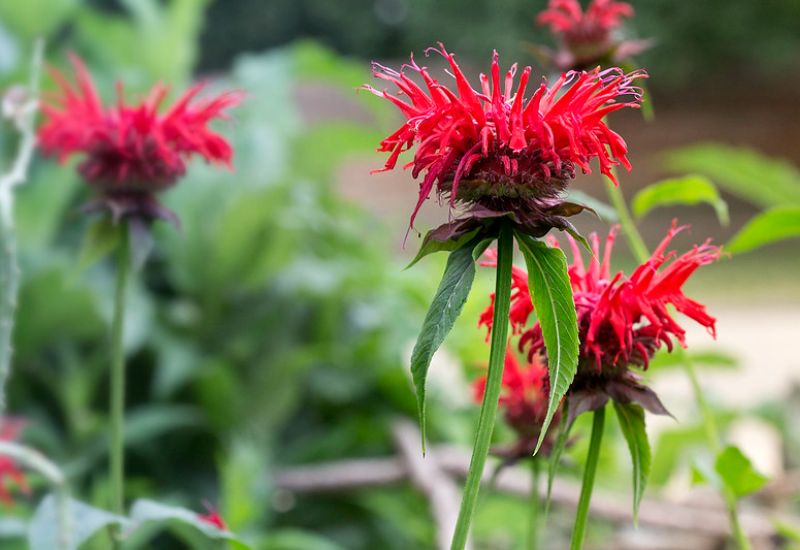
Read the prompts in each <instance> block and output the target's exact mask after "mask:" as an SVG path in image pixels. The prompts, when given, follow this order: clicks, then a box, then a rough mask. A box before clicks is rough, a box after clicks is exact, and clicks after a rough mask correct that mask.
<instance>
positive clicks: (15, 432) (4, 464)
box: [0, 418, 29, 505]
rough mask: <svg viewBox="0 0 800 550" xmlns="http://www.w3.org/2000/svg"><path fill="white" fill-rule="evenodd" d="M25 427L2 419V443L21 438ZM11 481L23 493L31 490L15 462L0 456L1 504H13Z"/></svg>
mask: <svg viewBox="0 0 800 550" xmlns="http://www.w3.org/2000/svg"><path fill="white" fill-rule="evenodd" d="M24 425H25V423H24V422H23V421H21V420H15V419H10V418H0V441H14V440H15V439H17V437H19V433H20V431H22V428H23V426H24ZM9 480H10V481H12V482H13V483H14V484H15V485H16V486H17V487H18V488H19V489H21V490H22V491H24V492H27V491H28V490H29V489H28V484H27V482H26V481H25V474H24V473H23V472H22V470H21V469H20V468H19V467H18V466H17V464H16V463H15V462H14V461H13V460H11V459H10V458H8V457H5V456H2V455H0V502H2V503H3V504H6V505H9V504H11V502H12V500H11V492H10V491H9V489H8V485H7V483H8V481H9Z"/></svg>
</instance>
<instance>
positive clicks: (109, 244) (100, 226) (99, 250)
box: [78, 218, 120, 271]
mask: <svg viewBox="0 0 800 550" xmlns="http://www.w3.org/2000/svg"><path fill="white" fill-rule="evenodd" d="M119 241H120V230H119V226H117V225H114V222H112V221H111V220H110V219H109V218H102V219H100V220H98V221H96V222H94V223H93V224H92V225H91V226H89V230H88V231H87V232H86V236H85V237H84V239H83V243H82V245H81V250H80V253H79V255H78V270H79V271H83V270H85V269H89V268H90V267H92V266H93V265H94V264H96V263H97V262H99V261H100V260H102V259H103V258H105V257H106V256H108V255H109V254H111V252H113V251H114V250H115V249H116V248H117V244H118V243H119Z"/></svg>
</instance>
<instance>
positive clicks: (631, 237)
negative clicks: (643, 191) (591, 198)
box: [606, 179, 751, 550]
mask: <svg viewBox="0 0 800 550" xmlns="http://www.w3.org/2000/svg"><path fill="white" fill-rule="evenodd" d="M606 190H607V191H608V197H609V200H610V201H611V203H612V204H613V205H614V208H615V209H616V210H617V214H618V215H619V221H620V225H621V226H622V232H623V233H624V234H625V238H626V240H627V241H628V244H629V246H630V247H631V250H632V251H633V254H634V256H635V257H636V259H637V260H638V261H639V262H640V263H644V262H646V261H647V259H648V258H649V257H650V253H649V252H648V250H647V245H645V242H644V239H642V236H641V234H640V233H639V230H638V229H637V228H636V224H634V223H633V218H632V217H631V214H630V211H629V210H628V205H627V203H626V202H625V198H624V197H623V195H622V191H621V190H620V189H619V187H616V186H615V185H614V184H613V183H612V182H611V181H610V180H608V179H606ZM675 353H677V354H678V356H679V357H680V358H681V364H682V365H683V368H684V370H685V371H686V375H687V377H688V378H689V382H690V383H691V385H692V392H693V393H694V399H695V402H696V403H697V406H698V407H699V408H700V412H701V414H702V416H703V427H704V429H705V432H706V439H707V440H708V446H709V448H710V449H711V452H712V453H713V454H714V455H715V456H716V455H717V453H719V451H720V450H721V447H722V444H721V442H720V437H719V430H718V429H717V422H716V420H715V419H714V414H713V413H712V411H711V407H709V405H708V401H706V397H705V394H704V393H703V388H702V387H701V386H700V380H699V378H698V377H697V369H695V366H694V363H693V362H692V361H691V360H690V358H689V357H688V355H687V354H686V353H685V352H684V351H683V349H681V348H680V347H678V348H677V349H676V350H675ZM723 497H724V499H725V505H726V507H727V509H728V517H729V518H730V522H731V530H732V531H733V538H734V539H735V540H736V544H737V545H738V546H739V549H740V550H750V548H751V547H750V542H749V541H748V540H747V535H746V534H745V532H744V529H742V524H741V522H740V521H739V513H738V511H737V507H736V499H735V498H732V497H731V496H730V495H727V494H725V495H723Z"/></svg>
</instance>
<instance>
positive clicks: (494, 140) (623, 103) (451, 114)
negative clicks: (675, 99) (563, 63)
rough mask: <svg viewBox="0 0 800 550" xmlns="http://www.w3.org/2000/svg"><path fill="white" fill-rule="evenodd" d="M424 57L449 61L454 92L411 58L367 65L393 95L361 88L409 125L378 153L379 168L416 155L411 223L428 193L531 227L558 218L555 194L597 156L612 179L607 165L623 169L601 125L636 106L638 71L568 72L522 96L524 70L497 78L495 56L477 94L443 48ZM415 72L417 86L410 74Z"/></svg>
mask: <svg viewBox="0 0 800 550" xmlns="http://www.w3.org/2000/svg"><path fill="white" fill-rule="evenodd" d="M429 51H434V52H436V53H438V54H440V55H442V56H443V57H444V59H445V60H446V61H447V63H448V64H449V67H450V72H451V74H452V77H453V78H454V80H455V86H452V87H449V86H448V85H445V84H442V83H440V82H439V81H437V80H436V79H435V78H433V76H432V75H431V74H430V73H429V71H428V69H427V68H425V67H420V66H419V65H417V63H416V62H415V61H414V59H413V57H412V59H411V61H410V62H409V63H408V64H407V65H404V66H403V67H402V68H401V70H400V71H395V70H392V69H389V68H387V67H384V66H382V65H379V64H377V63H375V64H373V68H374V75H375V77H376V78H379V79H381V80H384V81H386V82H387V83H389V84H390V85H391V86H392V87H394V88H395V90H394V91H388V90H377V89H375V88H373V87H370V86H367V87H366V89H368V90H369V91H371V92H372V93H374V94H375V95H377V96H379V97H382V98H385V99H386V100H387V101H390V102H391V103H393V104H394V105H395V106H396V107H397V108H398V109H399V110H400V112H401V113H402V114H403V116H404V117H405V119H406V121H405V122H404V123H403V124H402V125H401V126H400V127H399V128H398V129H397V130H396V131H395V132H394V133H392V134H391V135H390V136H388V137H387V138H386V139H384V140H383V141H382V142H381V144H380V147H379V149H378V150H379V151H383V152H386V153H388V154H389V158H388V159H387V161H386V164H385V166H384V168H383V170H391V169H393V168H395V167H396V166H397V163H398V161H399V158H400V156H401V155H402V154H403V153H404V152H406V151H409V150H411V149H414V150H415V151H414V157H413V159H412V160H411V162H409V163H408V164H407V165H406V166H407V167H411V168H412V175H413V176H414V177H415V178H416V177H418V176H420V175H422V183H421V184H420V190H419V198H418V200H417V204H416V206H415V208H414V211H413V214H412V216H411V223H412V225H413V222H414V217H415V216H416V214H417V212H418V211H419V209H420V207H421V206H422V204H423V202H424V201H425V200H426V199H427V198H428V197H429V196H430V195H431V193H433V191H434V189H435V190H436V192H437V193H438V194H439V195H440V196H442V195H444V196H449V197H450V200H451V205H452V204H454V203H455V202H456V201H458V202H459V203H462V204H463V205H466V206H467V207H469V208H478V209H479V210H480V212H482V213H483V214H482V215H485V213H486V212H487V211H489V212H491V211H495V212H502V213H507V212H511V213H513V214H515V215H516V216H517V218H519V219H520V220H521V223H522V224H523V225H524V224H526V223H527V224H529V225H531V224H532V225H536V224H537V223H540V222H542V221H543V220H542V218H546V217H547V215H548V214H551V215H552V214H561V213H562V211H561V210H559V209H558V205H559V204H560V195H561V194H562V192H563V191H564V189H565V188H566V186H567V184H568V183H569V181H570V180H571V179H572V178H573V177H574V176H575V172H576V169H578V168H580V169H582V170H583V171H584V172H589V171H590V163H591V162H592V161H593V160H594V159H597V161H598V163H599V165H600V171H601V172H602V173H604V174H607V175H608V176H609V177H611V178H612V179H613V177H614V176H613V174H612V172H611V168H612V167H613V166H616V165H622V166H624V167H625V168H627V169H630V163H629V162H628V158H627V153H628V148H627V145H626V144H625V141H624V140H623V139H622V137H621V136H620V135H618V134H616V133H615V132H613V131H612V130H611V129H610V128H609V127H608V126H607V125H606V123H605V122H604V120H603V119H604V117H605V116H606V115H608V114H609V113H611V112H613V111H617V110H619V109H622V108H625V107H638V105H639V102H640V100H641V90H640V89H639V88H637V87H635V86H634V85H633V83H634V81H635V80H636V79H638V78H643V77H645V76H646V75H645V74H644V72H642V71H637V72H633V73H630V74H624V73H623V71H622V70H621V69H616V68H614V69H608V70H605V71H601V70H600V69H599V68H598V69H594V70H591V71H588V72H569V73H565V74H563V75H561V77H560V78H559V79H558V80H557V81H556V82H555V83H553V84H552V85H550V86H548V84H547V82H546V80H544V79H543V80H542V82H541V84H539V85H538V86H537V85H533V86H531V88H533V90H532V93H531V94H530V95H529V96H527V97H526V92H527V91H528V89H529V83H530V79H531V68H530V67H525V68H524V69H523V70H522V71H521V73H520V75H519V80H518V82H516V83H515V80H516V75H517V72H518V71H517V66H516V65H512V67H511V68H510V69H509V70H508V71H507V72H506V73H505V75H502V74H501V71H500V64H499V60H498V55H497V52H495V54H494V57H493V59H492V64H491V68H490V71H489V75H485V74H482V75H480V83H481V85H480V87H479V89H475V88H473V87H472V85H471V84H470V83H469V81H468V80H467V77H466V76H465V75H464V73H463V72H462V71H461V68H460V67H459V66H458V64H457V63H456V61H455V57H454V56H453V54H451V53H449V52H447V50H445V48H444V46H443V45H441V44H440V45H439V47H438V48H431V50H429ZM414 74H416V75H417V76H418V77H419V79H420V80H421V83H420V84H418V83H417V82H415V81H414V80H413V79H412V78H411V77H410V75H414ZM544 221H547V220H544ZM547 228H548V229H549V227H547ZM545 232H546V231H545ZM532 233H535V231H533V232H532ZM541 234H543V233H540V235H541Z"/></svg>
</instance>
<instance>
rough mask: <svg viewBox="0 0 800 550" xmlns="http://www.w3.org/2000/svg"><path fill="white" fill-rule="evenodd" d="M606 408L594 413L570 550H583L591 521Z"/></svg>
mask: <svg viewBox="0 0 800 550" xmlns="http://www.w3.org/2000/svg"><path fill="white" fill-rule="evenodd" d="M605 419H606V408H605V407H602V408H600V409H597V410H596V411H594V415H593V417H592V437H591V439H590V441H589V453H588V454H587V455H586V468H585V469H584V471H583V483H582V484H581V496H580V498H579V499H578V511H577V513H576V514H575V527H574V528H573V529H572V541H571V542H570V546H569V547H570V550H581V548H583V539H584V538H585V537H586V525H587V523H588V521H589V503H590V502H591V500H592V490H593V489H594V478H595V475H596V474H597V462H598V459H599V458H600V445H601V443H602V442H603V430H604V428H605Z"/></svg>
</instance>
